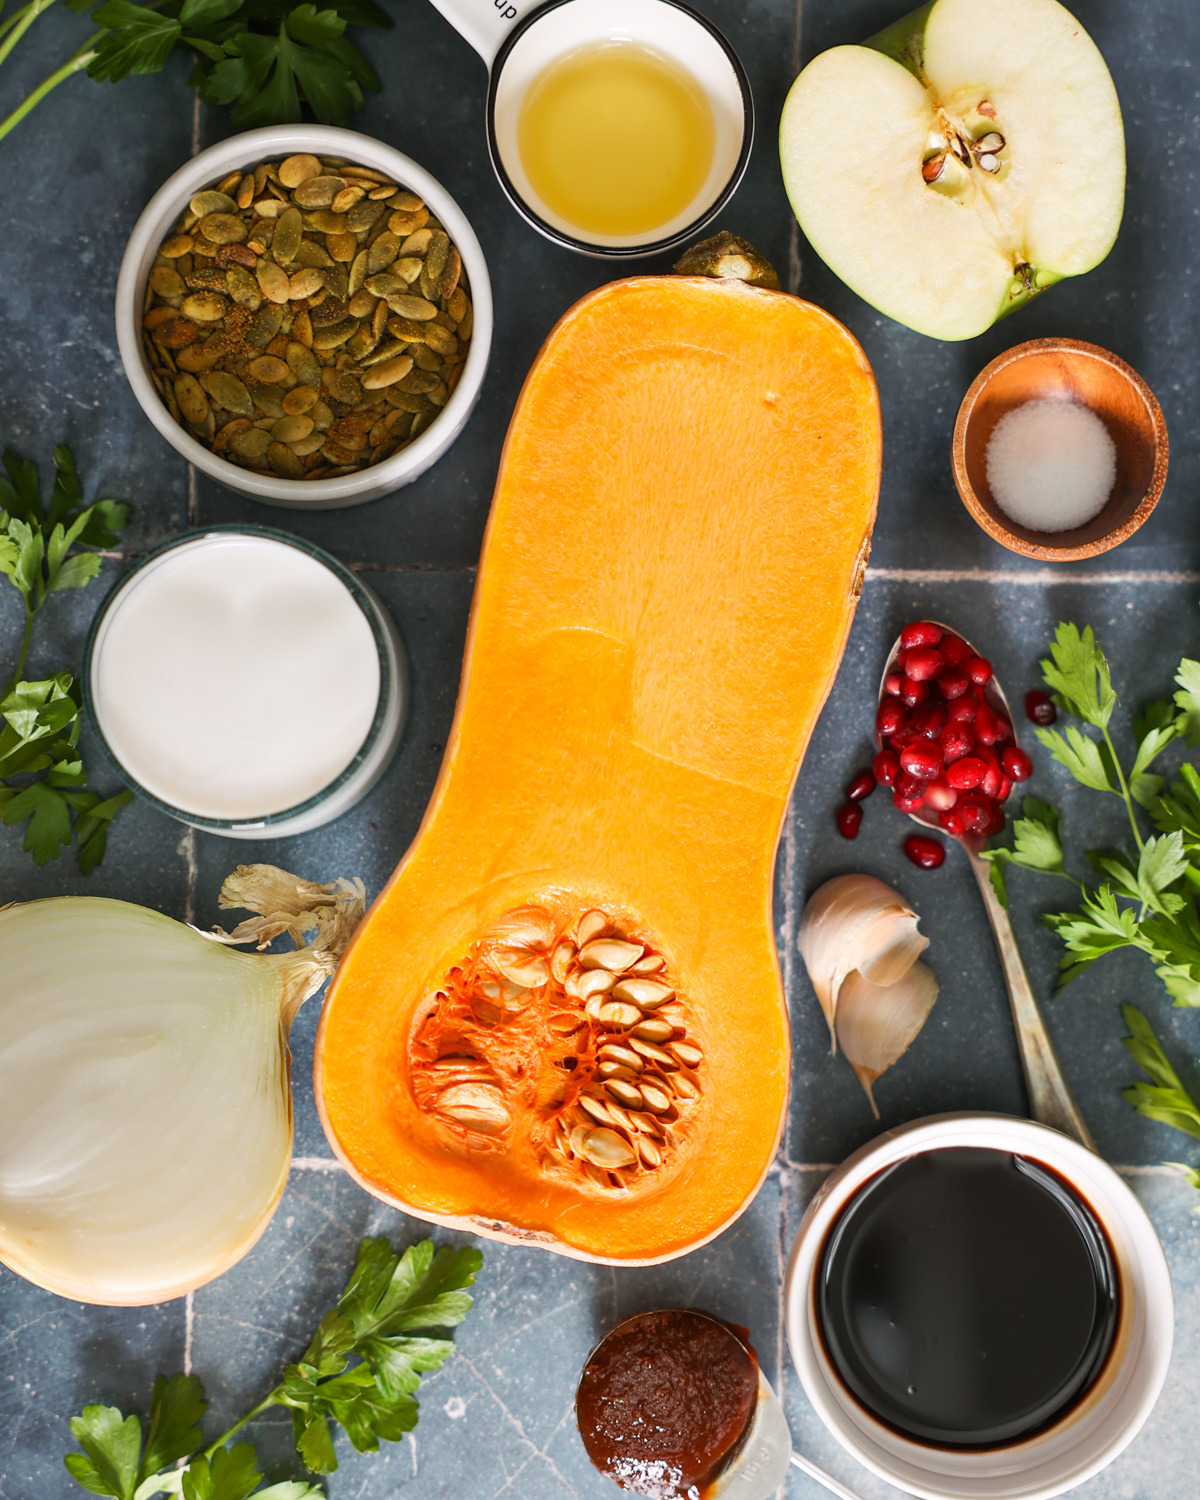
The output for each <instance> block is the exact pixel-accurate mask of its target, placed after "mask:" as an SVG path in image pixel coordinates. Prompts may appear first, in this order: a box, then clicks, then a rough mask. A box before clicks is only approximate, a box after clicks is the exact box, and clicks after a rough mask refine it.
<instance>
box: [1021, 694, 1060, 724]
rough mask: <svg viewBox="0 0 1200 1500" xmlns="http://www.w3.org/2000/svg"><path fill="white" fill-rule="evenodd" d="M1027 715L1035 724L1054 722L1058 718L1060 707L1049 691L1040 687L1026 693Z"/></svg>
mask: <svg viewBox="0 0 1200 1500" xmlns="http://www.w3.org/2000/svg"><path fill="white" fill-rule="evenodd" d="M1025 717H1026V718H1027V719H1028V720H1029V721H1030V722H1031V723H1033V724H1053V723H1054V721H1055V720H1056V719H1057V718H1058V709H1057V708H1055V706H1054V699H1053V698H1052V697H1051V696H1050V694H1049V693H1043V692H1041V691H1040V690H1039V689H1038V688H1034V689H1032V691H1030V692H1028V693H1026V694H1025Z"/></svg>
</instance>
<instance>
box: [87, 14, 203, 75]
mask: <svg viewBox="0 0 1200 1500" xmlns="http://www.w3.org/2000/svg"><path fill="white" fill-rule="evenodd" d="M92 19H93V20H94V21H95V22H96V24H97V25H98V26H103V27H105V28H107V29H106V31H105V34H104V35H102V36H101V37H100V38H99V39H98V40H97V42H96V45H95V52H96V55H95V58H94V59H93V60H92V62H91V64H90V65H89V67H88V73H89V75H90V76H91V77H92V78H101V79H108V80H109V82H110V83H119V82H120V81H121V79H122V78H127V77H128V76H129V74H131V73H134V74H138V73H157V72H158V71H159V70H160V69H161V68H162V67H163V65H164V64H165V63H166V60H167V58H168V57H169V56H170V55H171V50H172V48H173V47H174V46H175V44H176V43H177V42H178V41H179V39H180V37H181V36H182V35H183V27H182V26H180V24H179V22H178V20H177V19H175V18H173V17H171V16H169V15H163V14H162V13H161V12H159V11H157V10H150V9H148V8H147V7H146V6H144V5H133V4H131V3H130V0H107V4H105V5H102V6H101V7H100V8H99V10H97V11H95V12H93V16H92Z"/></svg>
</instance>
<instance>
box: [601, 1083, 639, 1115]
mask: <svg viewBox="0 0 1200 1500" xmlns="http://www.w3.org/2000/svg"><path fill="white" fill-rule="evenodd" d="M604 1087H605V1088H606V1089H607V1090H608V1092H609V1093H610V1094H611V1095H612V1097H613V1098H614V1099H615V1100H616V1101H617V1103H618V1104H623V1105H624V1106H625V1107H626V1109H641V1108H642V1091H641V1089H640V1088H638V1086H637V1084H636V1083H623V1082H622V1081H621V1080H620V1079H619V1078H610V1079H608V1080H607V1081H606V1083H605V1085H604Z"/></svg>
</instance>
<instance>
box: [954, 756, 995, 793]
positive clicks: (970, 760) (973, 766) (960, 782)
mask: <svg viewBox="0 0 1200 1500" xmlns="http://www.w3.org/2000/svg"><path fill="white" fill-rule="evenodd" d="M987 773H988V765H987V762H986V761H983V760H980V759H979V757H978V756H977V755H969V756H966V757H964V758H963V759H962V760H956V761H955V762H954V764H953V765H952V766H948V767H947V769H946V780H947V781H948V782H949V783H950V785H951V786H952V787H954V788H955V790H957V791H960V792H970V791H973V790H974V789H975V788H976V787H977V786H978V785H979V784H980V782H981V781H982V780H983V778H984V777H985V776H986V775H987Z"/></svg>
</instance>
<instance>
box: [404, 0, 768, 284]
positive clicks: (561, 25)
mask: <svg viewBox="0 0 1200 1500" xmlns="http://www.w3.org/2000/svg"><path fill="white" fill-rule="evenodd" d="M432 3H433V4H434V5H435V6H436V7H437V9H438V10H439V11H441V13H442V15H444V16H445V17H446V19H447V20H448V21H449V22H450V24H451V25H452V26H453V27H455V29H456V30H457V31H459V32H460V33H461V34H462V35H463V36H464V37H465V38H466V40H467V41H468V42H470V43H471V45H472V46H473V47H474V48H475V50H476V51H477V52H478V53H479V55H480V56H481V57H482V58H483V60H484V62H485V63H486V64H487V66H488V71H489V75H490V78H489V85H488V102H487V132H488V150H489V153H490V155H491V158H492V166H493V167H494V168H495V170H496V176H497V177H498V178H499V179H500V185H501V187H503V189H504V191H505V193H507V195H508V197H509V200H510V201H511V203H512V205H513V207H514V208H515V209H516V210H517V212H518V213H519V214H521V216H522V217H523V218H524V219H525V220H526V221H527V222H528V223H529V224H531V225H532V226H533V227H534V229H536V230H537V231H538V232H539V233H540V234H543V235H545V237H546V238H547V239H549V240H553V241H554V242H555V243H556V244H559V245H566V246H568V247H569V248H570V249H572V250H578V251H580V252H582V253H583V254H585V255H596V256H618V257H619V256H634V255H653V254H655V253H657V252H659V251H664V250H669V249H671V248H673V247H674V246H676V245H680V244H683V243H684V242H685V241H687V240H689V239H691V238H692V237H693V236H694V235H695V233H696V231H697V230H699V229H700V228H701V227H702V226H703V225H705V224H707V223H708V222H709V221H710V220H711V219H712V218H714V217H715V216H716V215H717V214H718V213H720V211H721V209H722V208H723V207H724V206H725V204H726V203H728V201H729V199H730V198H731V197H732V196H733V193H734V191H735V189H736V188H737V185H738V183H739V182H740V181H741V179H742V174H743V173H744V172H745V170H746V164H747V162H748V161H749V159H750V147H751V144H752V142H753V138H754V104H753V100H752V98H751V94H750V82H749V79H748V78H747V77H746V70H745V69H744V68H743V67H742V64H741V62H740V61H739V59H738V56H737V54H736V53H735V52H734V50H733V48H732V47H731V46H730V45H729V43H728V42H727V41H726V39H725V38H724V36H722V34H721V33H720V32H719V31H718V30H717V28H716V27H715V26H714V25H713V24H712V22H711V21H708V20H706V19H705V18H704V17H703V16H701V15H698V14H697V13H696V12H695V11H694V10H692V9H690V7H688V6H687V5H684V4H682V3H681V0H549V3H548V4H542V5H538V4H537V3H536V0H534V3H532V4H531V3H529V0H432ZM630 42H632V43H636V44H638V45H640V46H642V47H644V48H646V49H647V50H649V51H650V52H652V53H655V54H657V55H658V56H660V57H662V58H664V59H666V60H667V61H669V62H671V63H673V64H674V65H675V67H677V68H679V69H681V70H682V71H683V72H684V73H685V74H686V75H687V76H688V77H689V78H690V79H691V80H692V81H693V82H694V83H695V85H696V86H697V88H698V89H699V90H700V91H701V93H702V94H703V95H704V97H705V98H706V99H707V100H708V103H709V106H710V107H711V110H712V115H713V124H714V127H715V131H714V145H713V153H712V161H711V163H710V165H709V170H708V173H707V175H706V177H705V179H704V182H703V184H702V186H701V187H700V189H699V190H698V191H697V193H696V194H695V195H694V196H693V198H692V200H691V202H690V203H688V204H687V205H686V206H685V207H684V208H683V209H682V210H681V211H680V212H679V213H677V214H675V216H674V217H673V218H671V219H668V220H667V221H666V222H665V223H663V224H660V225H656V226H654V228H653V229H651V230H647V231H645V232H643V233H640V234H632V235H590V234H588V233H587V232H585V231H583V230H581V229H580V228H579V227H578V226H576V225H573V224H571V223H570V222H569V221H568V220H566V219H564V218H562V217H561V216H560V215H559V214H557V213H556V212H555V211H554V210H553V209H552V208H551V207H550V206H549V205H548V204H546V203H545V202H544V201H543V200H542V199H541V197H540V196H539V195H538V193H537V191H536V189H535V188H534V186H533V184H532V183H531V182H530V180H529V176H528V174H527V173H526V171H525V168H524V166H523V165H522V162H521V156H520V152H519V150H518V145H517V121H518V116H519V114H520V109H521V104H522V102H523V100H524V99H525V97H526V94H527V92H528V90H529V88H530V86H531V85H532V84H534V83H535V82H537V81H538V80H539V79H540V78H541V77H542V76H543V75H544V74H545V72H546V70H547V69H548V68H549V67H552V66H553V65H554V64H555V63H556V62H558V61H559V60H560V59H562V58H566V57H569V56H570V55H571V54H573V53H576V52H579V51H580V50H582V49H584V48H589V47H593V46H596V45H605V44H608V43H612V44H619V43H630Z"/></svg>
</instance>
